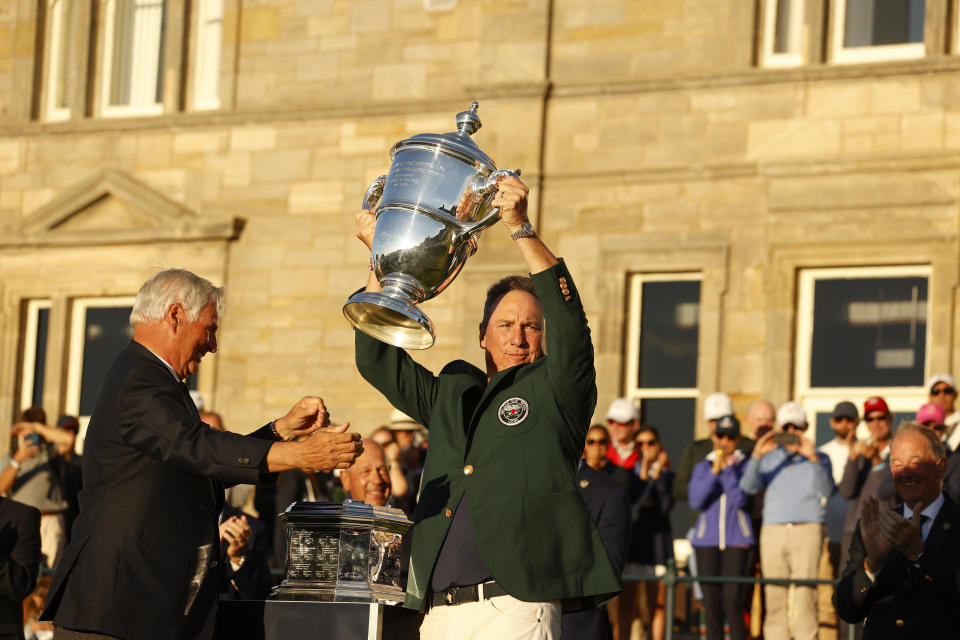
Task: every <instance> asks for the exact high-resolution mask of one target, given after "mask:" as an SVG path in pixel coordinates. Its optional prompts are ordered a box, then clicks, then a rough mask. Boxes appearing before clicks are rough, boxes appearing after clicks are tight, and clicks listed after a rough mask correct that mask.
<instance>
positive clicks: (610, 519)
mask: <svg viewBox="0 0 960 640" xmlns="http://www.w3.org/2000/svg"><path fill="white" fill-rule="evenodd" d="M608 444H609V436H608V435H607V430H606V429H605V428H603V427H602V426H598V425H594V426H593V427H591V428H590V430H589V431H588V432H587V445H586V447H585V449H584V453H583V461H582V462H581V463H580V468H579V469H578V470H577V488H578V489H579V490H580V495H581V496H583V502H584V503H585V504H586V505H587V510H588V511H589V512H590V517H591V518H593V521H594V522H595V523H597V530H598V531H599V532H600V538H601V539H602V540H603V546H604V547H605V548H606V550H607V557H608V558H609V559H610V565H611V566H612V567H613V571H614V573H616V575H617V577H618V578H619V577H620V575H621V574H622V573H623V563H624V562H625V561H626V557H627V548H628V547H629V546H630V497H629V494H628V493H627V490H626V489H625V488H624V487H623V486H621V485H620V484H619V483H617V482H616V481H615V480H614V479H613V478H612V477H611V476H610V475H609V474H607V473H605V472H604V471H603V470H602V469H604V468H605V467H607V466H614V465H613V463H612V462H608V461H607V459H606V457H605V456H604V451H605V448H606V446H607V445H608ZM604 463H607V464H604ZM619 469H621V470H623V471H626V469H623V467H619ZM630 473H632V472H630ZM561 628H562V632H561V633H560V637H561V638H563V639H564V640H571V639H573V640H576V639H580V640H610V639H611V638H613V629H612V628H611V626H610V617H609V616H608V614H607V609H606V608H605V607H598V608H593V609H587V610H586V611H577V612H574V613H565V614H563V618H562V620H561Z"/></svg>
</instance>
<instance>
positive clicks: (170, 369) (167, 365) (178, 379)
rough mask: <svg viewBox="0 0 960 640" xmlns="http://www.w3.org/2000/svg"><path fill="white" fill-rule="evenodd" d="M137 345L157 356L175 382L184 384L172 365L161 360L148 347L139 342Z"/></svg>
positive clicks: (158, 357)
mask: <svg viewBox="0 0 960 640" xmlns="http://www.w3.org/2000/svg"><path fill="white" fill-rule="evenodd" d="M137 344H139V345H140V346H141V347H143V348H144V349H146V350H147V351H149V352H150V353H152V354H153V355H154V356H156V358H157V360H159V361H160V362H162V363H163V366H165V367H166V368H167V371H169V372H170V375H172V376H173V379H174V380H176V381H177V382H183V380H181V379H180V376H178V375H177V372H176V371H174V370H173V367H172V366H171V365H170V363H169V362H167V361H166V360H164V359H163V358H161V357H160V356H158V355H157V352H156V351H154V350H153V349H151V348H150V347H148V346H146V345H143V344H140V343H139V342H138V343H137Z"/></svg>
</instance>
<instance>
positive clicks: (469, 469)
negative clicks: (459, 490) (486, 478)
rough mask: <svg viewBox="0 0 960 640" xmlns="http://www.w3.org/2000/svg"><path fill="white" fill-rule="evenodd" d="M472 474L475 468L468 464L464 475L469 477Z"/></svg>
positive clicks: (464, 469)
mask: <svg viewBox="0 0 960 640" xmlns="http://www.w3.org/2000/svg"><path fill="white" fill-rule="evenodd" d="M471 473H473V466H472V465H469V464H468V465H467V466H465V467H464V468H463V475H465V476H468V475H470V474H471Z"/></svg>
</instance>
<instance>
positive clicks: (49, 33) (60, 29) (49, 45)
mask: <svg viewBox="0 0 960 640" xmlns="http://www.w3.org/2000/svg"><path fill="white" fill-rule="evenodd" d="M44 1H45V3H46V16H45V18H46V24H45V28H44V34H45V38H44V53H43V55H44V61H43V65H44V76H43V77H44V83H43V109H42V113H43V120H45V121H46V122H63V121H64V120H69V119H70V115H71V109H70V87H71V77H72V75H71V73H70V65H69V52H68V54H67V55H68V59H67V60H66V61H64V62H66V63H67V64H66V68H61V64H60V63H61V61H62V60H61V57H62V48H63V47H64V46H68V47H69V45H70V43H71V42H72V41H73V38H72V37H71V36H72V35H73V33H74V25H73V23H72V21H71V20H70V16H71V12H70V11H68V10H67V4H68V3H69V4H71V6H73V5H74V3H75V2H76V0H44ZM74 9H76V7H75V6H74ZM61 74H65V75H66V85H65V89H64V90H65V91H66V94H67V95H66V99H67V105H66V106H65V107H60V106H58V105H57V103H56V102H57V85H58V82H59V76H60V75H61Z"/></svg>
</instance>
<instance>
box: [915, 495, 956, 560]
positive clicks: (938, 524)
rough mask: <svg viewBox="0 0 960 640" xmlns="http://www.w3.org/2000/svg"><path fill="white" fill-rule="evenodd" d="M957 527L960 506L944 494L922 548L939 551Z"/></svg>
mask: <svg viewBox="0 0 960 640" xmlns="http://www.w3.org/2000/svg"><path fill="white" fill-rule="evenodd" d="M958 529H960V507H958V506H957V504H956V503H955V502H954V501H953V500H951V499H950V496H948V495H946V494H944V496H943V506H942V507H940V513H938V514H937V517H936V519H935V520H934V521H933V525H932V526H931V527H930V533H929V534H927V539H926V540H925V541H924V543H923V548H924V549H929V550H931V551H939V550H940V549H942V548H944V547H945V546H946V544H947V541H948V540H949V539H950V536H951V535H953V534H955V533H956V532H957V530H958Z"/></svg>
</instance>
